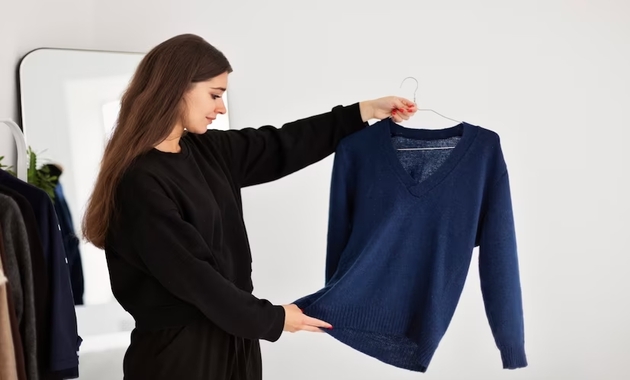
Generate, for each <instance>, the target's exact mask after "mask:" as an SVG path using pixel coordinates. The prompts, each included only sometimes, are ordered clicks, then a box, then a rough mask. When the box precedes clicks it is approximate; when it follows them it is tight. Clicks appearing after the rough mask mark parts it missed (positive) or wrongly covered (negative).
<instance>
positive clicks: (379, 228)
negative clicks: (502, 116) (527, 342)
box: [295, 119, 527, 372]
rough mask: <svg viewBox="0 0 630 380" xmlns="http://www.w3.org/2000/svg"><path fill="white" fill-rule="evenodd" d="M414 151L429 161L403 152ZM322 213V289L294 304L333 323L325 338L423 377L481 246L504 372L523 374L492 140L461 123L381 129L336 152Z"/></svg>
mask: <svg viewBox="0 0 630 380" xmlns="http://www.w3.org/2000/svg"><path fill="white" fill-rule="evenodd" d="M420 147H421V148H429V149H423V150H404V149H405V148H420ZM435 148H441V149H435ZM444 148H446V149H444ZM329 212H330V214H329V226H328V242H327V261H326V276H325V277H326V283H325V286H324V287H323V288H322V289H320V290H319V291H317V292H316V293H314V294H311V295H308V296H305V297H302V298H300V299H299V300H297V301H296V302H295V303H296V304H297V305H298V307H300V308H301V309H303V311H304V313H305V314H307V315H310V316H313V317H316V318H320V319H323V320H325V321H327V322H329V323H331V324H332V325H333V329H332V330H326V332H328V333H329V334H331V335H332V336H333V337H334V338H336V339H338V340H339V341H341V342H343V343H345V344H347V345H349V346H351V347H353V348H355V349H357V350H359V351H361V352H363V353H365V354H367V355H370V356H372V357H374V358H377V359H379V360H381V361H383V362H385V363H388V364H391V365H394V366H397V367H400V368H405V369H408V370H413V371H419V372H425V371H426V370H427V367H428V366H429V363H430V361H431V359H432V357H433V354H434V352H435V351H436V349H437V347H438V344H439V343H440V340H441V339H442V337H443V335H444V333H445V332H446V330H447V327H448V325H449V324H450V321H451V319H452V316H453V314H454V312H455V308H456V306H457V303H458V301H459V298H460V295H461V292H462V288H463V286H464V282H465V280H466V275H467V273H468V269H469V266H470V263H471V260H472V253H473V248H475V247H476V246H479V272H480V276H481V279H480V280H481V290H482V293H483V299H484V303H485V309H486V314H487V317H488V321H489V324H490V327H491V330H492V333H493V335H494V339H495V342H496V345H497V347H498V348H499V350H500V353H501V359H502V362H503V368H510V369H514V368H520V367H525V366H527V359H526V355H525V348H524V331H523V330H524V328H523V310H522V300H521V288H520V279H519V264H518V258H517V246H516V238H515V229H514V220H513V219H514V218H513V214H512V203H511V195H510V185H509V178H508V172H507V166H506V163H505V160H504V157H503V153H502V150H501V145H500V140H499V136H498V135H497V134H496V133H494V132H492V131H490V130H487V129H484V128H481V127H479V126H474V125H471V124H468V123H461V124H459V125H457V126H454V127H451V128H446V129H441V130H426V129H414V128H405V127H403V126H400V125H398V124H396V123H394V122H393V121H392V120H391V119H385V120H382V121H380V122H378V123H376V124H374V125H372V126H371V127H369V128H366V129H364V130H362V131H360V132H357V133H354V134H352V135H350V136H348V137H346V138H344V139H343V140H342V141H341V142H340V144H339V146H338V148H337V150H336V154H335V158H334V166H333V174H332V184H331V190H330V210H329Z"/></svg>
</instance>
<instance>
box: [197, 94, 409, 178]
mask: <svg viewBox="0 0 630 380" xmlns="http://www.w3.org/2000/svg"><path fill="white" fill-rule="evenodd" d="M396 109H399V110H400V111H398V112H397V113H396V112H394V114H393V115H392V111H395V110H396ZM414 112H415V105H413V103H411V102H410V101H408V100H406V99H402V98H397V97H393V96H391V97H386V98H380V99H375V100H370V101H365V102H360V103H354V104H352V105H349V106H336V107H334V108H333V109H332V110H331V111H329V112H326V113H322V114H318V115H315V116H311V117H308V118H304V119H299V120H295V121H292V122H289V123H286V124H284V125H283V126H282V127H280V128H276V127H274V126H271V125H265V126H262V127H260V128H251V127H250V128H244V129H240V130H229V131H214V130H210V131H209V132H208V133H207V134H206V137H207V138H208V139H209V140H211V141H212V142H216V144H215V148H216V149H218V150H219V151H221V152H222V153H223V155H224V156H225V158H226V160H227V162H228V165H229V166H230V168H231V172H232V175H233V177H234V179H235V181H236V182H237V184H238V185H239V186H240V187H246V186H252V185H257V184H261V183H265V182H270V181H274V180H276V179H279V178H282V177H284V176H286V175H289V174H291V173H294V172H296V171H298V170H300V169H302V168H305V167H306V166H309V165H311V164H313V163H315V162H317V161H320V160H322V159H323V158H325V157H327V156H329V155H330V154H332V153H333V152H335V150H336V148H337V145H338V144H339V141H341V139H343V138H344V137H346V136H348V135H350V134H351V133H353V132H356V131H359V130H360V129H362V128H364V127H366V126H367V125H368V124H367V121H368V120H370V119H373V118H376V119H383V118H385V117H389V116H393V117H394V118H395V120H402V119H406V118H408V117H409V116H410V115H412V114H413V113H414Z"/></svg>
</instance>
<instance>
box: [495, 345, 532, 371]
mask: <svg viewBox="0 0 630 380" xmlns="http://www.w3.org/2000/svg"><path fill="white" fill-rule="evenodd" d="M499 350H500V351H501V360H502V361H503V368H504V369H516V368H523V367H527V356H526V355H525V347H524V346H523V345H521V346H511V347H500V348H499Z"/></svg>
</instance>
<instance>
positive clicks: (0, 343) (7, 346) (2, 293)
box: [0, 230, 18, 380]
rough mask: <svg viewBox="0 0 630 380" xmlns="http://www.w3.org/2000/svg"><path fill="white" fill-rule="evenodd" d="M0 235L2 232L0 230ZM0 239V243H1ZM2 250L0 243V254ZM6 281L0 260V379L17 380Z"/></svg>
mask: <svg viewBox="0 0 630 380" xmlns="http://www.w3.org/2000/svg"><path fill="white" fill-rule="evenodd" d="M0 235H2V232H1V230H0ZM1 239H2V238H1V237H0V241H1ZM3 250H4V247H3V246H2V243H1V242H0V254H2V253H1V251H3ZM7 282H8V279H7V278H6V276H5V275H4V266H3V265H2V260H0V379H7V380H9V379H17V377H18V374H17V363H16V359H15V347H14V346H13V334H12V332H11V317H10V314H9V298H8V297H10V295H9V294H7Z"/></svg>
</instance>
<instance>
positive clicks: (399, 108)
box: [359, 96, 418, 123]
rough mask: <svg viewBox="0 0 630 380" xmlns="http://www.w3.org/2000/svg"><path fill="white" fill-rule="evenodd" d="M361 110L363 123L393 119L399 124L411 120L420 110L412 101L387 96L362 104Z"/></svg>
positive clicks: (360, 105) (360, 104)
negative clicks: (371, 120)
mask: <svg viewBox="0 0 630 380" xmlns="http://www.w3.org/2000/svg"><path fill="white" fill-rule="evenodd" d="M359 108H360V109H361V118H362V119H363V121H368V120H370V119H379V120H382V119H385V118H386V117H391V118H392V119H393V120H394V121H395V122H397V123H399V122H401V121H403V120H407V119H409V118H410V117H411V116H413V114H415V113H416V111H417V110H418V107H416V105H415V104H414V103H413V102H412V101H410V100H408V99H405V98H401V97H398V96H386V97H384V98H378V99H374V100H367V101H364V102H360V103H359Z"/></svg>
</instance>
